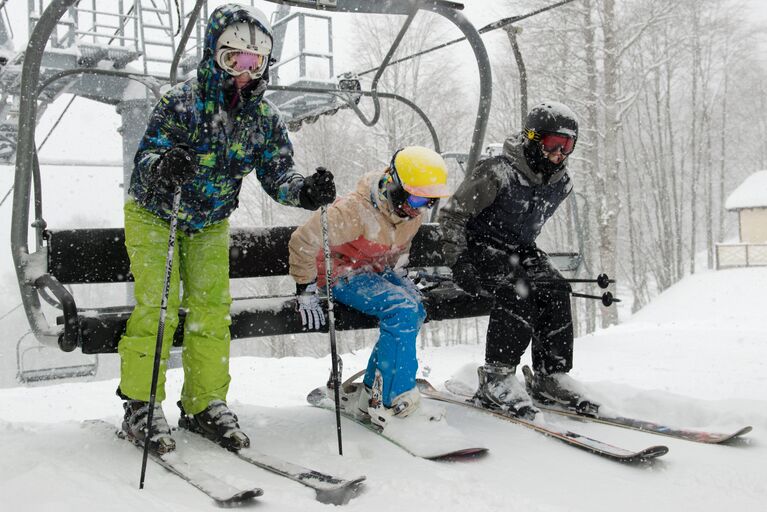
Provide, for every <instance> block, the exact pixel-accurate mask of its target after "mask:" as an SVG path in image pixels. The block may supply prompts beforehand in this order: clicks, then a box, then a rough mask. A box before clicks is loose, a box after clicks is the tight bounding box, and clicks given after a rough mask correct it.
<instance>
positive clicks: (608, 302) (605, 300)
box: [536, 281, 621, 307]
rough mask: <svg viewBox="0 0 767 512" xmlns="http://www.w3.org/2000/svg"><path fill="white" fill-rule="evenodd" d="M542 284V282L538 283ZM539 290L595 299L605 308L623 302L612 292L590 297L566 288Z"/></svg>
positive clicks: (542, 287) (543, 287)
mask: <svg viewBox="0 0 767 512" xmlns="http://www.w3.org/2000/svg"><path fill="white" fill-rule="evenodd" d="M536 282H538V283H540V282H541V281H536ZM539 289H541V290H546V291H549V292H555V293H569V294H570V295H572V296H573V297H579V298H581V299H595V300H600V301H602V305H604V306H605V307H610V306H612V304H613V303H614V302H620V301H621V300H620V299H619V298H617V297H615V296H614V295H613V294H612V293H610V292H605V293H603V294H602V295H589V294H587V293H578V292H574V291H571V290H567V289H565V288H554V287H548V286H541V287H540V288H539Z"/></svg>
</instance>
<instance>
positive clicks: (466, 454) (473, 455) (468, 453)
mask: <svg viewBox="0 0 767 512" xmlns="http://www.w3.org/2000/svg"><path fill="white" fill-rule="evenodd" d="M489 451H490V450H489V449H487V448H463V449H461V450H455V451H452V452H449V453H442V454H440V455H434V456H432V457H424V458H425V459H427V460H438V461H461V460H469V459H477V458H480V457H483V456H484V455H486V454H487V453H488V452H489Z"/></svg>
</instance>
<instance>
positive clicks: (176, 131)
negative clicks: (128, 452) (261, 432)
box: [118, 4, 335, 453]
mask: <svg viewBox="0 0 767 512" xmlns="http://www.w3.org/2000/svg"><path fill="white" fill-rule="evenodd" d="M272 45H273V40H272V30H271V27H270V25H269V22H268V21H267V19H266V17H265V16H264V14H263V13H262V12H261V11H259V10H258V9H256V8H254V7H249V6H240V5H234V4H227V5H223V6H220V7H218V8H216V9H215V10H214V11H213V13H212V14H211V16H210V19H209V20H208V25H207V30H206V34H205V48H204V52H203V56H202V60H201V61H200V63H199V65H198V69H197V73H196V76H195V77H193V78H190V79H189V80H187V81H186V82H184V83H181V84H179V85H177V86H175V87H174V88H173V89H171V90H170V91H168V92H167V93H166V94H165V95H164V96H163V97H162V98H161V99H160V101H159V103H158V104H157V105H156V106H155V108H154V111H153V112H152V114H151V118H150V120H149V123H148V126H147V129H146V133H145V134H144V137H143V139H142V140H141V142H140V144H139V147H138V151H137V152H136V157H135V160H134V164H135V165H134V170H133V174H132V176H131V181H130V188H129V196H130V197H129V200H128V201H127V202H126V205H125V243H126V247H127V249H128V254H129V256H130V260H131V272H132V273H133V276H134V278H135V283H136V284H135V290H134V294H135V298H136V307H135V309H134V311H133V313H132V315H131V317H130V319H129V321H128V327H127V330H126V332H125V334H124V335H123V337H122V338H121V340H120V343H119V347H118V351H119V353H120V357H121V379H120V387H119V388H118V395H119V396H120V397H121V398H123V399H124V400H125V402H124V411H125V419H124V421H123V430H124V431H125V432H126V434H128V436H130V437H133V438H135V439H137V440H139V441H145V440H146V439H145V428H146V423H147V418H148V412H149V407H148V401H149V395H150V383H151V375H152V362H153V354H154V346H155V340H156V336H157V326H158V320H159V315H160V307H159V306H160V300H161V296H162V287H163V282H164V272H165V257H166V254H167V239H168V230H169V221H170V220H171V216H172V214H173V213H172V203H173V194H174V190H175V188H176V187H177V186H181V190H182V194H181V205H180V209H179V214H178V226H179V232H178V235H177V241H178V250H177V251H176V254H175V255H174V266H173V274H172V278H171V288H170V294H169V297H168V315H167V319H166V327H165V332H164V339H163V350H162V357H161V367H160V368H161V371H160V378H159V381H158V386H157V404H156V406H155V411H154V413H153V416H154V418H153V421H152V425H151V426H150V428H149V432H150V433H149V441H148V442H149V444H150V447H151V448H152V449H154V450H156V451H158V452H161V453H164V452H168V451H171V450H173V449H174V448H175V442H174V441H173V438H172V437H171V434H170V429H169V427H168V424H167V422H166V420H165V417H164V415H163V412H162V407H161V402H162V400H163V399H164V398H165V388H164V384H165V368H166V361H167V359H168V356H169V351H170V345H171V342H172V338H173V333H174V332H175V330H176V327H177V325H178V309H179V306H183V307H184V309H185V310H186V319H185V323H184V347H183V351H182V358H183V367H184V385H183V388H182V390H181V400H180V401H179V407H180V408H181V419H180V420H179V425H180V426H181V427H184V428H188V429H190V430H193V431H197V432H199V433H201V434H203V435H205V436H206V437H209V438H210V439H213V440H214V441H216V442H218V443H220V444H222V445H224V446H225V447H227V448H230V449H235V450H236V449H240V448H243V447H247V446H248V445H249V444H250V440H249V438H248V436H247V435H246V434H245V433H244V432H242V430H241V429H240V427H239V424H238V420H237V417H236V416H235V415H234V413H232V411H231V410H230V409H229V407H228V406H227V404H226V395H227V391H228V387H229V382H230V380H231V378H230V376H229V345H230V334H229V325H230V323H231V319H230V317H229V306H230V304H231V296H230V294H229V222H228V217H229V216H230V215H231V214H232V212H233V211H234V209H235V208H237V205H238V201H239V194H240V189H241V187H242V180H243V178H244V177H245V176H246V175H247V174H249V173H250V172H252V171H255V174H256V177H257V178H258V180H259V182H260V183H261V185H262V186H263V188H264V190H265V191H266V192H267V193H268V194H269V195H270V196H271V197H272V198H273V199H274V200H275V201H277V202H278V203H280V204H284V205H287V206H297V207H301V208H305V209H309V210H316V209H317V208H319V207H320V206H322V205H325V204H329V203H331V202H332V201H333V200H334V199H335V184H334V182H333V175H332V174H331V173H329V172H327V173H323V174H313V175H311V176H308V177H304V176H302V175H301V174H300V173H299V172H297V170H296V169H295V165H294V161H293V148H292V145H291V142H290V139H289V138H288V133H287V130H286V128H285V125H284V123H283V121H282V119H281V117H280V113H279V112H278V111H277V109H276V108H275V107H274V105H272V104H271V103H270V102H269V101H267V100H265V99H264V97H263V96H264V92H265V90H266V86H267V83H268V80H269V66H270V63H271V59H272V58H271V50H272ZM180 280H181V281H183V283H184V286H183V299H182V300H179V289H180V286H179V281H180Z"/></svg>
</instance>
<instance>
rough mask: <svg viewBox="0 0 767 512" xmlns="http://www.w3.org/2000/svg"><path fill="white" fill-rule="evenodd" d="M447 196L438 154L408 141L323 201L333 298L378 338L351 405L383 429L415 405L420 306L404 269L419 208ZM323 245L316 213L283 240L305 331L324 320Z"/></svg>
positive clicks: (419, 216) (417, 401) (417, 400)
mask: <svg viewBox="0 0 767 512" xmlns="http://www.w3.org/2000/svg"><path fill="white" fill-rule="evenodd" d="M448 195H449V192H448V188H447V166H446V165H445V161H444V160H443V159H442V157H441V156H440V155H439V154H438V153H436V152H434V151H432V150H431V149H428V148H424V147H419V146H409V147H405V148H403V149H400V150H398V151H397V152H395V153H394V155H393V156H392V159H391V164H390V165H389V167H388V168H387V169H386V170H385V171H384V172H383V173H382V172H381V171H375V172H370V173H368V174H365V175H364V176H363V177H362V179H360V181H359V182H358V184H357V189H356V190H355V191H354V192H352V193H350V194H347V195H346V196H343V197H340V198H338V199H337V200H336V201H335V203H333V204H332V205H331V206H329V207H328V231H329V233H328V237H329V242H330V253H331V258H332V273H331V283H330V286H331V287H332V292H333V297H334V299H335V300H337V301H338V302H341V303H343V304H346V305H347V306H350V307H352V308H354V309H357V310H359V311H361V312H363V313H365V314H368V315H371V316H374V317H376V318H378V320H379V328H380V336H379V338H378V342H377V343H376V345H375V347H374V348H373V351H372V354H371V355H370V360H369V362H368V366H367V371H366V372H365V378H364V380H363V383H364V386H358V388H359V390H360V394H359V398H357V402H356V403H357V404H358V408H359V411H358V412H359V413H360V414H363V415H365V414H370V417H371V420H372V421H373V422H374V423H376V424H378V425H379V426H381V427H384V428H385V427H386V425H387V423H391V422H396V421H398V420H399V419H403V418H406V417H408V416H409V415H411V414H412V413H413V412H414V411H416V410H418V409H419V404H420V394H419V392H418V390H417V388H416V382H415V377H416V371H417V370H418V361H417V359H416V337H417V336H418V332H419V330H420V328H421V325H422V324H423V321H424V319H425V317H426V312H425V310H424V307H423V305H422V304H421V296H420V293H419V291H418V289H417V288H416V287H415V285H414V284H413V283H412V281H410V279H408V278H407V275H406V272H405V271H403V269H404V266H405V265H406V264H407V259H408V253H409V251H410V244H411V242H412V240H413V237H414V236H415V235H416V233H417V232H418V228H419V227H420V226H421V224H422V223H423V221H424V215H422V214H423V213H424V212H425V211H426V210H427V209H428V208H431V207H432V206H434V204H435V203H436V202H437V200H439V199H440V198H443V197H447V196H448ZM322 246H323V241H322V230H321V221H320V215H319V214H314V215H313V216H312V217H311V218H310V219H309V221H308V222H307V223H306V224H304V225H303V226H300V227H299V228H298V229H296V231H295V232H294V233H293V235H292V237H291V239H290V275H291V276H292V277H293V279H295V281H296V293H297V295H298V301H299V311H300V314H301V318H302V322H303V324H304V326H306V327H308V328H310V329H316V328H319V327H321V326H322V325H324V323H325V316H324V313H323V311H322V308H321V307H320V300H319V296H318V295H317V288H318V286H319V287H324V286H326V284H327V283H326V279H325V272H324V269H325V260H324V256H323V251H322ZM371 395H372V396H374V397H380V400H370V398H371ZM421 412H423V410H421ZM436 419H439V418H436Z"/></svg>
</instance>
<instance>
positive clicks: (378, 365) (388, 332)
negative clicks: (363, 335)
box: [333, 269, 426, 407]
mask: <svg viewBox="0 0 767 512" xmlns="http://www.w3.org/2000/svg"><path fill="white" fill-rule="evenodd" d="M333 296H334V297H335V298H336V299H337V300H338V301H339V302H341V303H343V304H346V305H347V306H350V307H352V308H354V309H357V310H359V311H362V312H363V313H365V314H367V315H371V316H374V317H376V318H378V321H379V329H380V334H379V337H378V342H376V344H375V346H374V347H373V352H372V353H371V354H370V360H369V361H368V367H367V371H366V372H365V378H364V380H363V382H364V383H365V385H366V386H368V387H372V386H373V379H374V378H375V373H376V370H378V371H379V372H380V373H381V377H382V378H383V402H384V406H386V407H390V406H391V402H392V400H393V399H394V398H396V397H397V396H399V395H401V394H402V393H404V392H405V391H409V390H411V389H413V388H414V387H415V376H416V372H417V370H418V360H417V358H416V338H417V337H418V331H420V329H421V325H423V321H424V319H425V318H426V310H424V307H423V304H421V295H420V292H419V291H418V289H417V288H416V287H415V285H414V284H413V282H412V281H410V279H408V278H407V277H404V276H403V277H400V276H399V275H397V273H395V272H394V271H392V270H389V269H387V270H386V271H384V272H382V273H380V274H379V273H373V272H365V273H361V274H354V275H351V276H347V277H342V278H340V279H339V280H338V282H337V283H336V284H335V286H333Z"/></svg>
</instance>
